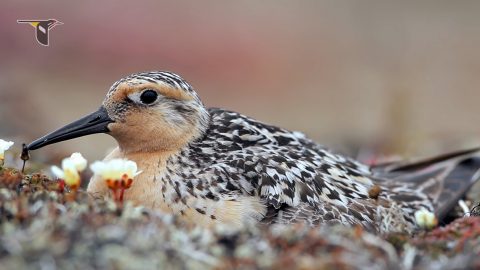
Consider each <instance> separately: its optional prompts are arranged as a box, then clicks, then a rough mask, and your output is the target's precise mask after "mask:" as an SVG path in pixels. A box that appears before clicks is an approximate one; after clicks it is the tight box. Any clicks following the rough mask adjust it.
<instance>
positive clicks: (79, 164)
mask: <svg viewBox="0 0 480 270" xmlns="http://www.w3.org/2000/svg"><path fill="white" fill-rule="evenodd" d="M69 159H70V160H71V161H72V162H73V164H74V165H75V168H76V169H77V171H79V172H82V171H83V170H85V168H87V160H86V159H85V158H84V157H83V156H82V154H80V153H73V154H72V155H71V156H70V158H69Z"/></svg>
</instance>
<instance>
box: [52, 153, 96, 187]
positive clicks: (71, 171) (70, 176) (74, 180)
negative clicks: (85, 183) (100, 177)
mask: <svg viewBox="0 0 480 270" xmlns="http://www.w3.org/2000/svg"><path fill="white" fill-rule="evenodd" d="M86 167H87V160H86V159H85V158H84V157H83V156H82V154H80V153H73V154H72V155H71V156H70V157H67V158H64V159H63V160H62V168H59V167H57V166H52V173H53V174H54V175H55V176H56V177H58V178H60V179H62V180H64V181H65V184H67V185H69V186H70V187H72V188H78V186H79V185H80V180H81V178H80V172H81V171H83V170H85V168H86Z"/></svg>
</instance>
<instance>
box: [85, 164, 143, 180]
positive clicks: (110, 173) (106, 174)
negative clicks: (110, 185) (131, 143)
mask: <svg viewBox="0 0 480 270" xmlns="http://www.w3.org/2000/svg"><path fill="white" fill-rule="evenodd" d="M90 169H92V171H93V173H94V174H95V175H97V176H100V177H101V178H102V179H103V180H111V181H116V180H121V179H122V178H124V176H125V175H126V177H127V178H128V179H132V178H134V177H135V176H137V175H138V174H140V173H141V172H137V163H135V162H134V161H131V160H125V159H112V160H108V161H95V162H94V163H92V164H91V165H90Z"/></svg>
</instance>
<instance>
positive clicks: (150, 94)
mask: <svg viewBox="0 0 480 270" xmlns="http://www.w3.org/2000/svg"><path fill="white" fill-rule="evenodd" d="M157 97H158V94H157V92H155V91H153V90H146V91H143V93H142V94H141V95H140V101H141V102H142V103H143V104H152V103H153V102H155V100H157Z"/></svg>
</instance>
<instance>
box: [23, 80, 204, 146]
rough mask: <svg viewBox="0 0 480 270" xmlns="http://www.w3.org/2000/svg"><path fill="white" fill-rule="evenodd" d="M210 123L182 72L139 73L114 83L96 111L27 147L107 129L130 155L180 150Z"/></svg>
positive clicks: (105, 131) (44, 144)
mask: <svg viewBox="0 0 480 270" xmlns="http://www.w3.org/2000/svg"><path fill="white" fill-rule="evenodd" d="M208 121H209V114H208V112H207V110H206V109H205V107H204V106H203V104H202V102H201V101H200V98H199V97H198V95H197V94H196V92H195V91H194V90H193V88H192V87H191V86H190V85H189V84H188V83H187V82H186V81H184V80H183V79H182V78H181V77H180V76H178V75H176V74H173V73H170V72H145V73H137V74H132V75H130V76H127V77H125V78H122V79H120V80H119V81H117V82H115V83H114V84H113V85H112V87H111V88H110V90H109V91H108V93H107V96H106V98H105V100H104V101H103V103H102V106H101V107H100V108H99V109H98V110H97V111H96V112H93V113H91V114H89V115H87V116H85V117H83V118H81V119H79V120H77V121H75V122H73V123H71V124H68V125H66V126H64V127H62V128H60V129H58V130H56V131H54V132H52V133H50V134H47V135H45V136H43V137H41V138H39V139H37V140H35V141H34V142H32V143H31V144H30V145H29V146H28V149H29V150H35V149H38V148H41V147H43V146H46V145H49V144H52V143H56V142H60V141H65V140H69V139H73V138H77V137H81V136H85V135H89V134H95V133H107V134H109V135H111V136H113V137H114V138H115V139H116V140H117V142H118V144H119V146H120V149H121V150H122V151H124V152H127V153H129V152H152V151H168V150H175V149H179V148H181V147H183V146H185V145H186V144H188V143H189V142H191V141H193V140H195V139H196V138H199V137H200V136H202V135H203V133H204V131H205V130H206V128H207V126H208Z"/></svg>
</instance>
